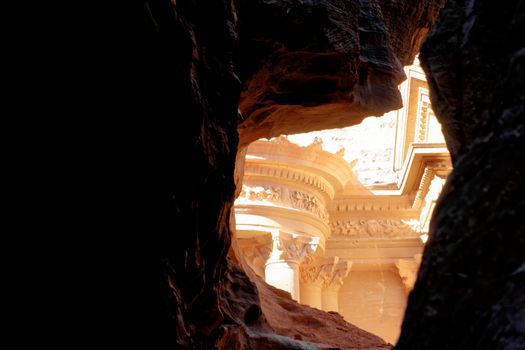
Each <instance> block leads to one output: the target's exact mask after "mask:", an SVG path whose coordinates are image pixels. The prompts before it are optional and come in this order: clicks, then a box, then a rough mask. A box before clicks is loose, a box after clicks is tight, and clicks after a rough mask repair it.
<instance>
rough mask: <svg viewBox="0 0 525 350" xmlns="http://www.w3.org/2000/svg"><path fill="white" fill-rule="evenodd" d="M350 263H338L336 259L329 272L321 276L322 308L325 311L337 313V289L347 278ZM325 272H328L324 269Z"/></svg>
mask: <svg viewBox="0 0 525 350" xmlns="http://www.w3.org/2000/svg"><path fill="white" fill-rule="evenodd" d="M351 267H352V263H351V262H350V261H341V262H340V261H339V258H337V259H336V260H335V261H334V263H333V265H332V267H331V272H330V273H327V274H325V275H324V276H323V279H322V282H321V287H322V288H323V294H322V306H323V310H325V311H335V312H339V289H340V288H341V286H342V285H343V283H344V279H345V278H346V276H348V273H349V272H350V268H351ZM325 271H329V270H328V269H326V270H325Z"/></svg>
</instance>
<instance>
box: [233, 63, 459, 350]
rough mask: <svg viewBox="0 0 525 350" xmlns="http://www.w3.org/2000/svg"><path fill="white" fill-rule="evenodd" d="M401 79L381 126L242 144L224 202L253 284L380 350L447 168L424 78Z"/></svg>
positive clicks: (397, 318)
mask: <svg viewBox="0 0 525 350" xmlns="http://www.w3.org/2000/svg"><path fill="white" fill-rule="evenodd" d="M416 63H417V61H416ZM405 72H406V74H407V76H408V80H407V81H406V82H404V83H403V84H401V86H400V91H401V94H402V96H403V100H404V101H405V103H404V107H403V108H402V109H400V110H399V111H394V112H391V113H389V114H387V115H385V116H384V117H383V118H382V119H376V118H368V119H365V121H364V122H363V124H362V125H358V126H354V127H351V128H347V129H341V130H327V131H321V132H314V133H308V134H304V135H290V136H289V137H287V136H280V137H277V138H274V139H271V140H259V141H256V142H254V143H252V144H251V145H250V146H249V148H248V151H247V156H246V159H245V167H244V181H243V187H242V191H241V193H240V196H239V197H238V199H237V200H236V202H235V216H236V227H237V240H238V242H239V246H240V248H241V251H242V252H243V253H244V258H245V260H246V261H247V263H248V264H249V265H250V266H251V267H252V268H253V270H254V271H255V272H256V273H257V274H258V275H259V276H261V277H262V278H264V279H265V280H266V281H267V282H268V283H269V284H272V285H274V286H276V287H278V288H281V289H283V290H286V291H288V292H290V295H291V297H292V298H294V299H295V300H297V301H299V302H301V303H305V304H309V305H310V306H312V307H316V308H319V309H323V310H327V311H336V312H339V313H341V314H342V315H343V316H344V317H345V318H346V319H347V320H348V321H350V322H351V323H353V324H355V325H357V326H359V327H361V328H364V329H366V330H368V331H370V332H372V333H375V334H378V335H379V336H381V337H383V338H384V339H386V340H387V341H389V342H391V343H394V342H395V341H396V339H397V336H398V333H399V327H400V324H401V320H402V315H403V311H404V307H405V303H406V298H407V293H408V292H409V291H410V290H411V288H412V286H413V285H414V282H415V280H416V277H417V270H418V268H419V263H420V260H421V253H422V250H423V247H424V244H425V241H426V239H427V237H428V226H429V222H430V218H431V216H432V212H433V210H434V206H435V203H436V200H437V198H438V196H439V194H440V192H441V190H442V188H443V185H444V183H445V181H446V178H447V175H448V173H449V172H450V171H451V169H452V166H451V162H450V156H449V153H448V150H447V148H446V145H445V144H444V139H443V136H442V134H441V128H440V125H439V124H438V123H437V120H436V118H435V116H434V114H433V111H432V107H431V105H430V99H429V97H428V87H427V85H426V82H425V80H424V74H423V72H422V71H421V69H420V68H419V67H418V66H417V65H414V66H411V67H407V68H406V69H405ZM374 130H375V131H377V132H378V133H377V134H376V135H377V136H374Z"/></svg>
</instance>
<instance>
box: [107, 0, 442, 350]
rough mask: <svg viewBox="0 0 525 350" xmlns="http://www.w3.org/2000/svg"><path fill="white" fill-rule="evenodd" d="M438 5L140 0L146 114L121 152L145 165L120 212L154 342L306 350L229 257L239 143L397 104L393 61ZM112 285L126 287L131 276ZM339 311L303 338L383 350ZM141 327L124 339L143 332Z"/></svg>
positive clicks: (399, 74)
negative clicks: (133, 239)
mask: <svg viewBox="0 0 525 350" xmlns="http://www.w3.org/2000/svg"><path fill="white" fill-rule="evenodd" d="M442 3H443V0H426V1H416V0H411V1H409V0H405V1H401V0H398V1H390V2H388V5H384V4H382V3H380V2H379V1H376V0H370V1H365V0H360V1H357V0H352V1H342V0H322V1H312V2H311V1H291V0H290V1H285V0H283V1H267V0H257V1H254V0H250V1H248V0H246V1H244V0H238V1H233V0H222V1H219V0H217V1H213V2H209V1H197V0H195V1H190V0H176V1H175V0H171V1H168V0H145V1H144V28H143V33H142V34H143V36H144V37H143V39H144V40H143V45H144V46H143V47H141V48H140V50H141V51H140V52H141V53H142V54H143V58H142V59H141V60H140V61H139V63H138V64H139V65H140V69H139V71H140V72H141V75H142V76H141V77H140V78H141V79H142V81H141V84H140V93H139V94H132V96H137V98H138V99H139V100H140V101H143V103H144V104H145V105H147V106H146V107H147V108H146V109H145V111H146V114H145V115H146V116H147V118H144V119H143V120H142V123H143V124H140V125H139V124H137V125H135V129H134V130H135V131H136V134H129V135H127V136H126V137H127V138H126V141H130V144H134V145H136V146H137V147H136V149H133V151H131V150H130V149H126V154H128V155H130V158H132V159H130V160H128V161H129V164H136V166H135V167H136V168H137V169H138V170H141V171H143V172H145V173H146V174H145V176H143V177H141V176H136V181H137V182H135V183H133V184H131V185H130V187H129V189H128V190H129V191H128V193H127V194H126V197H125V198H131V199H130V203H138V204H139V205H138V206H137V207H135V208H133V211H131V212H129V213H126V214H125V216H124V217H123V220H128V222H129V225H130V226H131V224H132V223H135V222H140V223H141V224H142V225H144V226H143V227H142V226H141V227H134V230H139V229H142V230H143V232H142V233H141V235H140V236H139V237H140V238H139V239H138V240H139V241H140V242H141V243H142V240H144V242H146V243H144V247H142V248H141V249H139V251H142V252H143V253H147V254H146V255H145V257H144V259H143V262H144V264H143V266H140V270H141V271H143V272H144V273H143V275H142V274H141V276H142V278H140V277H139V276H138V269H137V273H134V276H133V277H132V278H131V279H130V280H132V281H133V282H134V283H135V284H146V285H147V286H149V287H148V288H150V289H149V293H148V294H147V295H146V296H144V295H141V296H140V300H142V301H144V303H142V304H143V305H146V306H149V307H150V308H151V307H152V308H153V309H154V313H153V314H151V315H149V317H147V318H142V319H141V321H140V322H141V323H140V324H141V325H144V324H147V327H149V328H148V329H151V330H152V333H151V334H152V336H151V337H149V339H150V343H149V347H150V348H151V347H155V346H154V344H156V343H158V344H160V345H159V346H162V347H170V348H173V347H174V348H187V349H198V348H211V347H213V346H217V347H218V348H236V349H237V348H238V349H242V348H246V349H256V348H260V349H267V348H279V349H291V348H300V347H304V346H305V344H304V343H301V341H303V340H300V339H295V340H294V339H292V338H290V337H289V336H294V337H295V335H296V334H297V332H295V333H294V332H293V331H286V328H287V327H288V326H287V325H284V326H283V325H277V324H276V323H274V322H272V321H271V320H272V319H275V316H272V317H273V318H272V317H270V316H268V317H266V318H265V316H264V313H263V312H264V307H263V308H261V306H260V302H259V297H258V294H257V289H256V287H255V285H254V283H253V282H252V281H250V279H249V278H248V277H247V275H246V274H245V273H244V272H242V270H241V269H239V267H238V265H237V263H236V262H235V261H236V259H235V255H234V254H233V253H232V254H231V256H230V257H227V253H228V250H229V248H230V242H231V234H232V231H231V229H230V227H231V222H230V214H231V208H232V205H233V200H234V191H235V184H234V167H235V159H236V155H237V152H238V144H239V140H240V145H241V148H242V147H243V146H245V145H247V144H248V143H249V142H250V141H252V140H254V139H256V138H259V137H262V136H266V137H267V136H275V135H278V134H280V133H285V132H286V133H290V132H299V131H308V130H313V129H320V128H328V127H338V126H347V125H351V124H354V123H356V122H359V121H360V120H361V119H362V118H363V117H365V116H368V115H370V114H377V115H380V114H382V113H384V112H386V111H388V110H391V109H395V108H397V107H399V104H400V96H399V93H398V91H397V89H396V85H397V84H398V83H399V82H400V81H401V80H402V79H403V78H404V75H403V71H402V69H401V67H402V64H407V63H409V62H410V61H411V60H412V58H413V57H414V55H415V53H416V52H417V49H418V46H419V44H420V42H421V40H422V38H423V36H424V34H425V33H426V32H427V31H428V30H429V28H430V26H431V24H432V23H433V21H434V20H435V18H436V17H437V14H438V10H439V8H440V6H441V5H442ZM407 38H409V39H407ZM141 57H142V56H141ZM137 61H138V60H137ZM126 73H127V72H126ZM122 75H123V76H124V77H125V79H127V80H124V81H128V80H130V81H131V84H132V86H137V85H138V84H137V83H136V82H134V81H132V80H133V75H128V74H122ZM120 84H121V85H124V84H122V82H120ZM128 89H129V90H131V89H130V88H129V87H128ZM133 103H137V102H136V101H133ZM239 106H240V113H239ZM134 113H135V112H134ZM182 121H184V122H182ZM181 125H184V127H183V128H181V127H180V126H181ZM237 130H239V136H238V134H237ZM122 132H123V131H122V130H119V135H120V133H122ZM123 144H126V143H123ZM119 147H120V146H119ZM116 149H118V147H117V148H116ZM241 151H242V150H241ZM121 157H122V154H120V155H118V154H117V157H116V159H120V158H121ZM137 169H133V170H130V171H134V170H137ZM145 169H146V170H145ZM128 175H129V174H126V176H128ZM116 181H122V180H121V179H120V180H119V179H116ZM139 198H140V201H139V200H138V199H139ZM118 201H119V203H123V202H125V200H124V199H123V198H120V197H119V198H118ZM128 205H129V204H128ZM131 213H136V215H134V216H133V217H132V219H129V217H130V216H131V215H130V214H131ZM126 217H128V219H126ZM125 222H126V221H125ZM139 260H140V259H139ZM141 261H142V260H141ZM126 269H127V270H129V269H130V268H129V267H128V266H127V267H126V268H124V270H126ZM134 271H135V270H134ZM119 274H120V273H115V276H118V275H119ZM120 286H121V287H120V288H121V290H122V293H121V294H122V295H125V294H126V293H127V288H125V287H124V286H127V284H121V285H120ZM130 288H133V287H130ZM270 294H271V293H270ZM270 294H268V295H270ZM271 298H275V300H276V301H275V302H279V300H281V299H283V298H286V297H285V296H282V295H273V296H272V297H271ZM140 300H135V301H134V302H133V304H130V308H129V310H128V311H129V312H134V311H135V308H134V307H132V306H131V305H135V304H136V303H138V304H140V303H141V302H140ZM272 300H273V299H272ZM268 302H269V301H268ZM280 303H281V304H283V303H284V304H286V303H285V302H282V301H281V302H280ZM261 310H263V311H262V312H261ZM283 310H285V311H282V312H285V313H287V315H288V316H289V318H287V320H290V322H296V323H297V328H298V329H303V333H307V331H306V329H308V327H312V326H313V327H315V323H311V322H313V319H314V318H317V317H318V316H310V317H297V318H295V319H294V318H293V317H292V316H293V314H296V313H297V314H300V313H301V312H302V311H301V307H300V306H298V305H294V306H293V307H291V308H290V309H288V310H286V309H283ZM304 312H306V311H304ZM306 313H308V312H306ZM334 317H335V316H334ZM334 317H327V318H325V320H327V322H333V325H334V329H333V333H329V334H328V335H327V336H326V337H324V338H323V337H319V336H317V335H312V334H311V335H310V336H308V335H305V336H303V339H304V341H308V340H310V341H314V342H325V341H326V342H332V340H333V339H335V338H337V337H340V338H341V339H346V340H348V343H351V344H348V345H347V346H343V345H341V344H340V343H338V344H340V345H341V346H342V347H344V348H349V349H350V348H351V349H353V348H356V349H357V348H358V349H365V348H374V347H375V346H376V347H379V348H380V347H384V346H385V345H386V343H384V342H383V341H382V340H381V339H379V338H376V337H373V336H371V335H370V334H368V333H366V332H365V333H360V331H359V330H357V329H355V328H352V327H351V326H350V325H346V326H342V324H343V323H344V322H342V320H340V319H337V320H332V321H329V320H330V319H331V318H334ZM335 318H337V317H335ZM122 319H123V317H121V320H122ZM310 323H311V324H310ZM308 324H310V326H308ZM336 325H339V326H336ZM301 327H303V328H301ZM138 328H139V329H140V331H139V333H134V334H133V336H140V334H142V333H145V332H146V330H145V329H142V328H141V327H138ZM350 328H352V331H351V332H350V337H349V336H348V334H347V333H348V329H350ZM140 332H142V333H140ZM279 334H280V335H279ZM365 338H366V339H367V342H365V343H360V339H365ZM333 342H335V340H334V341H333ZM320 347H321V348H322V347H326V346H320Z"/></svg>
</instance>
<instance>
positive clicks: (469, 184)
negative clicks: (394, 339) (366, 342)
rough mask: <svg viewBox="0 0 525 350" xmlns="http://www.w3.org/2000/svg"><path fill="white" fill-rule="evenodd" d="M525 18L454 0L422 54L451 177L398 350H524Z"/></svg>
mask: <svg viewBox="0 0 525 350" xmlns="http://www.w3.org/2000/svg"><path fill="white" fill-rule="evenodd" d="M524 16H525V4H524V3H523V1H508V2H494V1H483V0H478V1H458V0H451V1H448V3H447V5H446V8H445V9H444V11H443V13H442V15H441V18H440V20H439V22H438V23H437V25H436V26H435V29H434V30H433V31H432V33H431V34H430V36H429V38H428V39H427V41H426V42H425V44H424V46H423V48H422V50H421V55H420V58H421V62H422V65H423V67H424V69H425V71H426V73H427V77H428V81H429V84H430V88H431V98H432V103H433V107H434V110H435V112H436V115H437V117H438V119H439V120H440V122H441V123H442V125H443V130H444V132H445V137H446V140H447V143H448V145H449V149H450V151H451V154H452V157H453V160H454V171H453V172H452V174H451V175H450V176H449V179H448V181H447V183H446V185H445V188H444V190H443V193H442V195H441V198H440V200H439V204H438V206H437V208H436V210H435V212H434V217H433V221H432V224H431V229H430V238H429V241H428V243H427V245H426V248H425V252H424V255H423V261H422V264H421V268H420V271H419V276H418V280H417V282H416V285H415V288H414V290H413V292H412V293H411V295H410V297H409V301H408V307H407V311H406V315H405V320H404V323H403V327H402V333H401V337H400V339H399V342H398V344H397V345H396V347H395V349H399V350H401V349H523V348H524V347H525V328H524V325H525V223H524V221H523V215H524V213H525V199H524V196H523V194H524V193H525V182H524V181H523V179H524V177H525V163H524V161H523V160H524V159H525V41H523V39H522V35H523V33H524V32H525V19H524V18H525V17H524ZM519 38H521V39H519Z"/></svg>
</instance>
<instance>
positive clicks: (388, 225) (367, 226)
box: [330, 217, 419, 239]
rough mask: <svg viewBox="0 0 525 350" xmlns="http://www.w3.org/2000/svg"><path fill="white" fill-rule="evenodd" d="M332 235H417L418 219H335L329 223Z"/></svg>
mask: <svg viewBox="0 0 525 350" xmlns="http://www.w3.org/2000/svg"><path fill="white" fill-rule="evenodd" d="M330 228H331V230H332V237H334V238H335V237H338V238H339V237H341V236H342V237H348V238H352V239H354V238H369V237H374V238H385V239H390V238H393V237H418V236H419V220H417V219H408V220H403V219H397V218H383V217H382V218H379V219H368V218H361V219H353V220H337V221H335V222H331V223H330Z"/></svg>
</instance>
